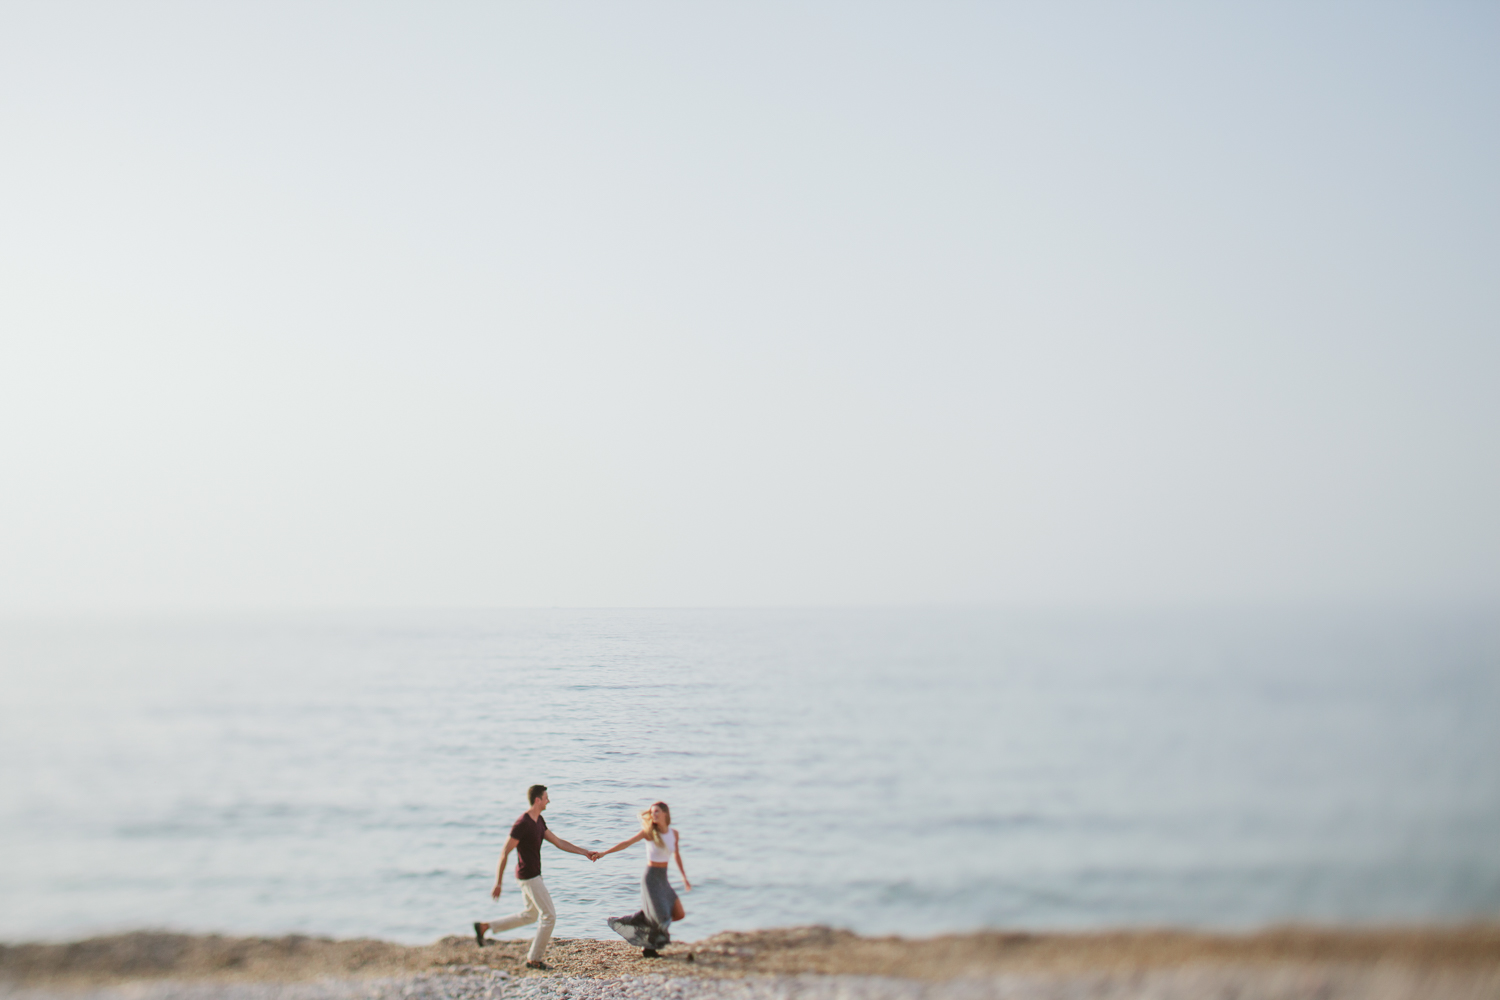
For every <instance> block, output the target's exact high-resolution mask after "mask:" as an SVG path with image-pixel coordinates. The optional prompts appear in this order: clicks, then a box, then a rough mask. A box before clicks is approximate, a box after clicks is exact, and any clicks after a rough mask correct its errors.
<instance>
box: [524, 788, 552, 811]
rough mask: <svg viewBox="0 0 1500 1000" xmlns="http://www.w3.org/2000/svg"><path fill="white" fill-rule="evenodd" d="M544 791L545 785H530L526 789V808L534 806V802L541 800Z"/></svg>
mask: <svg viewBox="0 0 1500 1000" xmlns="http://www.w3.org/2000/svg"><path fill="white" fill-rule="evenodd" d="M546 791H547V786H546V785H532V786H531V787H530V788H528V789H526V804H527V805H528V806H534V805H536V800H537V799H539V798H541V797H542V795H543V794H545V793H546Z"/></svg>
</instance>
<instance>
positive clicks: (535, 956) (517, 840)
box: [474, 785, 598, 969]
mask: <svg viewBox="0 0 1500 1000" xmlns="http://www.w3.org/2000/svg"><path fill="white" fill-rule="evenodd" d="M526 800H527V801H528V802H530V803H531V808H529V809H527V810H526V811H525V812H523V813H522V814H521V815H520V817H519V818H518V819H517V820H516V822H515V824H514V825H513V826H512V827H511V828H510V839H508V840H506V842H505V850H504V851H502V852H501V854H500V866H499V870H498V871H496V872H495V888H493V889H491V890H490V898H491V899H499V898H500V883H502V882H504V881H505V863H506V862H507V861H509V860H510V852H511V851H515V852H516V880H517V881H518V882H520V883H521V898H522V899H524V900H525V901H526V909H524V910H522V911H521V912H520V913H517V914H516V915H515V916H513V917H506V918H505V919H504V920H500V921H497V922H495V923H493V924H491V923H485V922H483V921H478V922H476V923H475V924H474V938H475V940H477V941H478V942H479V947H481V948H483V947H484V934H485V932H486V931H491V930H494V931H508V930H510V929H511V928H512V927H520V926H522V925H524V924H529V923H531V922H532V921H533V920H537V919H538V918H540V922H539V923H538V924H537V928H536V937H535V938H533V939H532V941H531V951H530V952H528V953H527V955H526V968H528V969H545V968H547V963H546V962H543V961H542V956H543V955H545V954H546V953H547V945H548V944H549V943H550V942H551V940H552V925H553V924H555V923H557V911H556V910H555V909H553V907H552V897H551V896H549V895H548V894H547V886H546V884H545V883H544V882H543V881H542V841H543V840H549V841H551V842H552V845H553V846H554V847H557V848H560V849H561V850H564V851H567V852H568V853H569V854H581V855H583V856H584V857H586V858H588V859H589V860H590V861H593V860H594V859H595V858H596V857H597V856H598V855H596V854H594V853H593V852H592V851H585V850H584V849H583V848H581V847H575V846H573V845H572V844H570V843H568V842H567V841H566V840H563V839H562V838H561V837H559V836H558V835H557V834H555V833H553V832H552V831H551V830H549V829H547V821H546V820H544V819H542V812H543V811H544V810H545V809H546V808H547V802H548V801H549V800H548V798H547V786H546V785H532V786H531V787H530V788H528V789H526Z"/></svg>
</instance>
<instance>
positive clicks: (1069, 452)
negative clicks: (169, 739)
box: [0, 0, 1500, 615]
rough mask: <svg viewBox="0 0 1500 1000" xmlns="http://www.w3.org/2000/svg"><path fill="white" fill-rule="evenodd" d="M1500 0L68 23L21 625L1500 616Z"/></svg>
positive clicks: (39, 274) (8, 353)
mask: <svg viewBox="0 0 1500 1000" xmlns="http://www.w3.org/2000/svg"><path fill="white" fill-rule="evenodd" d="M1497 122H1500V8H1497V7H1495V6H1494V5H1491V4H1484V3H1478V2H1475V3H1407V4H1391V3H1363V2H1361V3H1333V2H1330V3H1319V4H1306V3H1264V4H1259V3H1258V4H1238V5H1234V4H1193V3H1146V2H1143V3H1132V4H1106V3H1097V4H1094V3H1066V2H1064V3H1033V4H1024V3H1014V4H1010V3H951V2H935V3H928V2H923V3H916V2H911V3H881V2H864V0H862V2H858V3H832V2H828V3H776V2H756V3H740V4H700V3H665V2H640V3H629V4H621V3H603V2H600V3H569V2H559V3H546V4H540V3H511V4H502V3H490V2H485V3H454V2H433V3H404V4H397V3H373V2H370V3H366V2H360V3H335V2H314V3H305V2H296V3H276V2H255V3H249V2H244V3H234V2H222V3H212V4H204V3H197V2H191V3H190V2H182V3H154V2H140V3H131V4H115V3H103V2H101V3H76V2H67V0H59V2H46V3H43V2H40V0H36V2H14V3H8V4H5V5H4V6H3V8H0V143H3V155H0V613H6V614H22V615H29V614H34V613H42V614H53V613H72V612H109V613H114V612H135V611H147V612H154V611H190V612H191V611H219V610H235V609H319V608H384V607H486V606H538V605H540V606H551V605H563V606H567V605H582V606H599V605H607V606H640V605H645V606H724V605H729V606H737V605H749V606H759V605H775V606H787V605H790V606H800V605H809V606H819V605H851V604H933V603H964V604H969V603H979V604H1005V605H1017V604H1019V605H1090V606H1094V605H1105V606H1156V605H1176V604H1225V603H1227V604H1234V603H1247V602H1249V603H1265V602H1271V603H1293V604H1296V603H1328V602H1333V603H1340V602H1377V603H1379V602H1418V603H1440V604H1441V603H1453V602H1457V603H1464V604H1472V603H1476V602H1477V603H1480V604H1483V605H1486V606H1489V605H1494V604H1496V603H1497V602H1500V517H1497V514H1496V512H1497V511H1500V448H1497V444H1500V280H1497V276H1500V129H1497V127H1496V125H1497Z"/></svg>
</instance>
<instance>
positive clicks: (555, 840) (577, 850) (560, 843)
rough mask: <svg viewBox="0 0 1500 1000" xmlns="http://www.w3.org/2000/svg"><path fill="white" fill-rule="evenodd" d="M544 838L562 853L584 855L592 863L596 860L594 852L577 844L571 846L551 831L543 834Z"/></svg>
mask: <svg viewBox="0 0 1500 1000" xmlns="http://www.w3.org/2000/svg"><path fill="white" fill-rule="evenodd" d="M542 836H543V837H546V838H547V840H548V842H549V843H551V844H552V846H553V847H556V848H557V849H558V850H560V851H567V852H568V853H569V854H582V855H583V856H584V857H586V858H588V859H589V860H590V861H592V860H594V852H593V851H586V850H584V849H583V848H581V847H579V846H577V845H576V844H570V843H568V842H567V841H566V840H563V839H562V838H561V837H559V836H558V835H557V834H555V833H553V832H552V831H551V830H548V831H547V832H546V833H544V834H542Z"/></svg>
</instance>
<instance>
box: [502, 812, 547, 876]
mask: <svg viewBox="0 0 1500 1000" xmlns="http://www.w3.org/2000/svg"><path fill="white" fill-rule="evenodd" d="M546 832H547V821H546V820H545V819H542V817H540V816H538V817H537V818H536V819H532V818H531V813H529V812H523V813H522V814H521V818H520V819H518V820H516V823H515V825H514V826H512V827H511V828H510V835H511V836H512V837H515V838H516V878H518V879H522V878H536V877H537V876H538V875H540V874H541V873H542V834H544V833H546Z"/></svg>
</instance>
